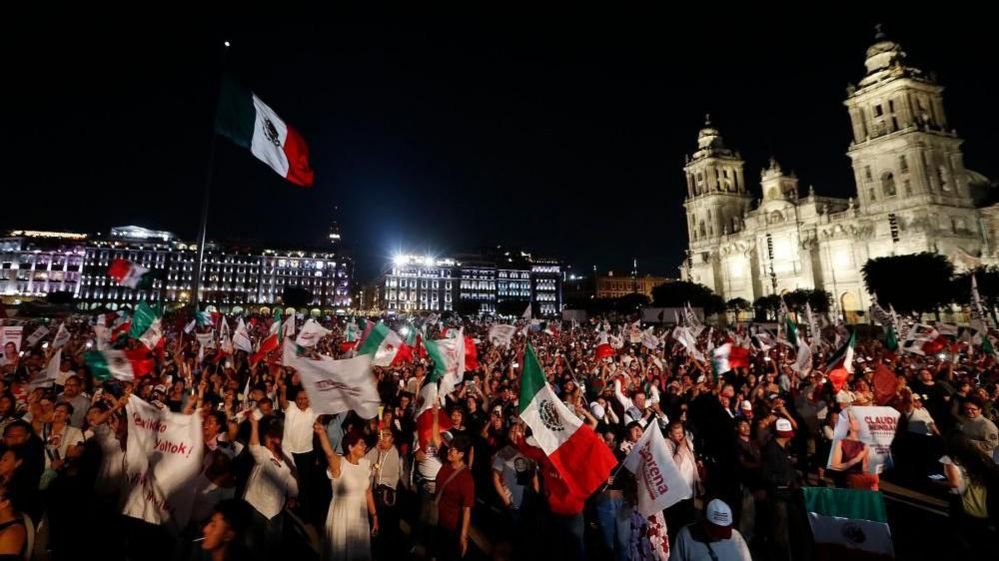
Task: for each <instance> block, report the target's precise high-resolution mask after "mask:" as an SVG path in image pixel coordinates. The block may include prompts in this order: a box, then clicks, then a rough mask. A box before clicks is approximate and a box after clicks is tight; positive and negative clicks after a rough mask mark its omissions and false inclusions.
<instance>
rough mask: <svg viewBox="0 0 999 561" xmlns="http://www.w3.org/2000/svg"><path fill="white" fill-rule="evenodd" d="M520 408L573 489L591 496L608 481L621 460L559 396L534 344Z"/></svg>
mask: <svg viewBox="0 0 999 561" xmlns="http://www.w3.org/2000/svg"><path fill="white" fill-rule="evenodd" d="M519 406H520V418H521V419H523V420H524V422H525V423H527V425H528V426H529V427H531V431H532V432H533V436H534V440H535V441H536V442H537V445H538V447H539V448H541V450H543V451H544V453H545V455H546V456H548V460H549V461H550V462H551V463H552V465H553V466H554V467H555V469H557V470H558V472H559V475H561V477H562V479H563V480H565V483H566V485H567V486H568V487H569V489H571V490H572V491H574V492H575V493H576V494H578V495H579V496H582V497H588V496H589V495H590V494H591V493H593V492H594V491H596V490H597V488H598V487H600V486H601V485H603V484H604V483H605V482H606V481H607V476H609V475H610V473H611V470H612V469H613V468H614V466H615V465H616V464H617V460H616V459H615V458H614V455H613V454H612V453H611V451H610V448H608V447H607V445H606V444H604V442H603V440H602V439H601V438H600V437H598V436H597V433H595V432H594V431H593V429H591V428H590V427H589V426H587V425H584V424H583V422H582V421H581V420H580V419H579V417H577V416H576V415H575V414H574V413H573V412H571V411H569V409H568V408H567V407H566V406H565V404H564V403H562V400H561V399H560V398H559V397H558V396H557V395H555V392H554V391H553V390H552V387H551V386H550V385H549V384H548V382H547V380H546V379H545V373H544V370H542V369H541V363H540V362H538V357H537V355H536V354H534V348H533V347H531V345H530V344H528V345H527V349H526V350H525V351H524V374H523V376H522V377H521V379H520V401H519Z"/></svg>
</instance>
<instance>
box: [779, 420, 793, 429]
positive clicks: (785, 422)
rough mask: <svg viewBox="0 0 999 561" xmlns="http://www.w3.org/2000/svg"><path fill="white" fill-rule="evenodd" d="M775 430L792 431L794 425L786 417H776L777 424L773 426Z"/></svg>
mask: <svg viewBox="0 0 999 561" xmlns="http://www.w3.org/2000/svg"><path fill="white" fill-rule="evenodd" d="M775 428H776V429H777V432H793V431H794V427H793V426H792V425H791V421H788V420H787V419H777V425H776V427H775Z"/></svg>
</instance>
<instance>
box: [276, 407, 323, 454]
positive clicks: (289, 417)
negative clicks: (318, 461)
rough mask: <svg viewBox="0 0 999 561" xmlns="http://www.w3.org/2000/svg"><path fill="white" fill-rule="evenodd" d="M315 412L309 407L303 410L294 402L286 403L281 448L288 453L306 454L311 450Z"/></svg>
mask: <svg viewBox="0 0 999 561" xmlns="http://www.w3.org/2000/svg"><path fill="white" fill-rule="evenodd" d="M316 416H317V415H316V413H315V412H314V411H313V410H312V408H311V407H307V408H306V409H305V411H302V410H301V409H299V408H298V405H295V402H290V403H288V408H287V409H285V410H284V437H283V438H282V440H281V448H283V449H284V451H285V452H287V453H289V454H306V453H308V452H311V451H312V436H313V434H315V433H314V432H313V431H312V426H313V425H314V424H316Z"/></svg>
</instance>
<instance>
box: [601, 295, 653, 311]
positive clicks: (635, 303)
mask: <svg viewBox="0 0 999 561" xmlns="http://www.w3.org/2000/svg"><path fill="white" fill-rule="evenodd" d="M610 304H611V308H612V309H613V310H614V311H615V312H617V313H619V314H633V313H635V312H636V311H638V310H641V309H642V308H644V307H646V306H648V305H649V297H648V296H646V295H644V294H628V295H627V296H621V297H620V298H614V299H613V300H611V302H610Z"/></svg>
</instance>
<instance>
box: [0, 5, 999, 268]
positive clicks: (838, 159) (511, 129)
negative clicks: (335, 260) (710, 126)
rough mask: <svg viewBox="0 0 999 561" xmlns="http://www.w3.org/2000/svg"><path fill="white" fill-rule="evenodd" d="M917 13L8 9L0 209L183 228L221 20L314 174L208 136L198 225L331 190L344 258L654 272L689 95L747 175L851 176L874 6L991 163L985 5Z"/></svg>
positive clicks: (321, 211) (257, 237) (278, 225)
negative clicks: (519, 252) (205, 195)
mask: <svg viewBox="0 0 999 561" xmlns="http://www.w3.org/2000/svg"><path fill="white" fill-rule="evenodd" d="M914 12H923V10H921V9H914ZM925 12H926V13H923V14H922V15H919V14H917V15H919V17H915V18H913V19H909V20H900V19H897V18H891V17H878V16H877V15H876V14H874V13H870V14H867V13H865V14H863V15H858V14H856V13H854V14H842V13H841V14H824V15H816V16H800V17H798V18H791V17H784V16H780V15H768V14H766V13H765V12H761V11H755V12H746V13H743V14H736V16H735V17H733V18H731V19H730V20H726V19H723V17H722V16H724V15H726V13H725V12H724V11H723V10H716V11H712V12H706V13H701V14H685V15H682V16H680V15H675V14H668V13H661V14H653V13H648V14H645V13H638V12H623V13H619V14H609V15H608V14H602V15H600V17H593V18H590V19H586V18H579V19H577V18H569V17H567V16H566V15H565V14H551V15H546V16H542V15H540V14H535V13H530V14H520V15H517V14H506V15H505V16H506V17H503V18H500V17H499V16H498V15H495V14H493V15H491V16H490V17H485V16H481V15H475V16H473V15H471V14H463V15H462V16H463V17H459V15H458V14H450V15H449V17H446V18H445V17H431V16H430V15H427V14H412V15H409V16H406V17H403V16H401V15H393V16H392V17H388V16H387V15H385V14H382V15H380V16H378V17H374V16H367V17H357V16H355V15H353V14H347V13H333V14H317V13H312V12H309V13H291V12H288V11H284V12H281V13H280V14H279V15H277V16H271V15H269V14H263V13H254V14H252V15H245V16H240V17H236V18H235V19H232V18H226V19H217V20H216V19H214V18H197V17H193V16H192V17H189V18H179V19H176V20H174V21H171V20H170V18H160V17H155V16H152V15H149V16H145V17H142V18H138V21H141V22H144V23H132V24H113V23H111V22H110V20H106V19H98V18H96V17H93V18H92V20H88V19H86V18H83V19H71V18H67V20H68V21H67V23H55V22H52V21H48V20H45V19H37V18H36V19H31V20H25V21H24V22H22V25H17V26H11V28H9V29H7V30H5V35H4V36H3V37H2V38H0V47H2V48H3V49H4V52H5V54H6V55H7V56H6V57H5V59H6V60H5V70H6V72H5V80H4V83H5V85H4V87H3V91H4V94H3V95H4V98H5V99H6V100H7V103H6V109H7V111H6V114H5V116H4V121H5V122H4V126H3V127H2V130H4V131H5V133H4V134H3V135H0V158H2V159H3V161H4V166H3V169H4V175H3V178H2V179H0V185H2V191H3V194H4V197H3V202H2V203H0V204H2V208H3V221H2V223H0V228H4V229H8V228H16V227H28V228H42V229H61V230H71V231H106V230H107V228H109V227H110V226H114V225H123V224H137V225H142V226H146V227H150V228H157V229H166V230H171V231H174V232H176V233H178V234H180V235H181V236H183V237H186V238H189V239H193V237H194V234H195V231H196V228H197V223H198V218H199V207H200V197H201V192H202V189H203V187H204V184H205V175H206V171H205V170H206V159H207V155H208V147H209V142H210V138H211V113H212V107H213V103H214V101H213V99H212V94H211V92H212V83H213V80H214V76H215V75H216V74H215V73H216V68H217V63H218V60H219V56H218V51H219V49H218V48H217V46H218V44H219V43H220V42H221V40H222V38H223V36H224V37H225V38H229V39H230V40H231V41H232V43H233V48H232V49H231V50H230V56H229V66H230V68H231V69H233V70H234V71H236V72H237V73H238V74H239V75H240V76H241V77H242V78H243V80H244V81H245V82H246V84H247V85H248V86H249V87H251V88H252V89H253V90H254V91H255V92H256V93H257V94H258V95H259V96H260V97H261V98H262V99H263V100H264V101H266V102H267V103H268V104H269V105H270V106H271V107H273V108H274V109H275V110H276V111H277V112H278V114H279V115H281V116H282V117H283V118H284V119H285V120H286V121H288V122H289V123H290V124H291V125H293V126H294V127H296V128H297V129H298V130H299V131H300V132H301V133H302V134H303V135H304V137H305V139H306V141H307V142H308V143H309V146H310V150H311V159H312V163H313V167H314V169H315V170H316V178H317V181H316V185H315V187H314V188H312V189H311V190H303V189H300V188H297V187H295V186H293V185H291V184H289V183H286V182H284V180H283V179H281V178H280V177H278V176H277V175H276V174H275V173H274V172H272V171H271V170H270V169H268V168H267V167H265V166H264V164H262V163H261V162H258V161H257V160H256V159H255V158H253V157H252V155H251V154H250V153H249V152H247V151H244V150H242V149H239V148H237V147H235V146H233V145H231V144H229V143H228V141H226V140H224V139H221V138H220V139H219V141H218V145H217V146H218V149H217V156H216V178H215V183H214V190H213V205H212V214H211V221H210V225H209V237H210V238H216V239H226V240H234V241H254V242H258V243H261V244H266V245H271V246H282V247H298V246H302V245H309V246H321V245H322V244H323V242H324V240H325V236H326V234H327V231H328V225H329V222H330V220H331V219H332V217H333V209H334V206H335V205H337V206H339V207H340V214H339V217H338V218H339V221H340V223H341V224H342V228H343V234H344V240H345V243H346V244H347V246H348V247H349V249H350V252H351V253H352V255H353V256H354V258H355V259H356V261H357V279H358V280H359V281H365V280H368V279H369V278H371V277H373V276H374V275H376V274H378V273H379V272H380V271H381V269H382V267H384V266H385V264H386V262H387V260H388V259H389V258H390V256H391V255H392V254H393V253H395V252H397V251H412V252H420V253H424V252H431V253H437V254H446V253H448V252H457V251H464V250H474V249H477V248H481V247H485V246H490V245H496V244H503V245H504V246H510V247H522V248H525V249H529V250H532V251H534V252H536V253H541V254H547V255H553V256H560V257H562V258H563V259H564V261H565V262H566V263H567V264H571V265H573V266H574V267H575V268H577V269H582V270H587V271H588V270H590V269H591V268H592V266H593V265H594V264H596V265H598V266H599V267H600V268H601V269H606V268H616V269H618V270H624V269H626V268H630V263H631V260H632V259H633V258H638V259H639V265H640V269H641V270H642V271H643V272H652V273H665V274H668V275H670V276H676V275H677V266H678V265H679V263H680V261H681V259H682V255H683V249H684V248H685V247H686V245H687V236H686V227H685V218H684V214H683V210H682V206H681V205H682V201H683V197H684V195H685V192H686V187H685V185H684V180H683V174H682V166H683V161H684V154H688V153H691V152H692V151H693V149H694V146H695V141H696V136H697V131H698V129H699V128H700V126H701V124H702V123H703V118H704V114H705V113H706V112H710V113H711V114H712V117H713V120H714V122H715V123H716V125H717V126H718V127H719V128H720V129H721V131H722V133H723V135H724V136H725V138H726V141H727V143H728V144H729V145H730V146H733V147H735V148H738V149H739V150H741V152H742V154H743V156H744V157H745V159H746V162H747V164H746V178H747V180H749V181H750V185H751V188H752V189H753V191H754V192H755V193H757V194H758V193H759V183H758V181H759V170H760V168H761V167H762V166H763V165H764V163H765V162H766V160H767V159H768V158H769V157H770V156H771V155H773V156H776V157H777V159H778V161H779V162H780V163H781V164H782V165H783V167H784V168H785V169H789V168H790V169H794V170H795V171H796V172H797V174H798V176H799V177H800V179H801V185H802V191H803V193H804V192H807V187H808V185H809V184H814V185H815V188H816V190H817V191H818V192H819V193H820V194H827V195H836V196H843V197H846V196H849V195H851V194H852V193H853V192H854V185H853V181H852V174H851V171H850V167H849V160H848V158H847V157H846V155H845V152H846V149H847V145H848V142H849V134H850V129H849V120H848V117H847V113H846V109H845V107H844V106H843V104H842V102H843V99H844V98H845V95H846V94H845V88H846V85H847V83H849V82H853V83H856V82H857V81H858V80H859V79H860V78H861V77H862V75H863V71H864V68H863V59H864V52H865V50H866V49H867V47H868V46H869V45H870V44H871V43H872V42H873V25H874V24H875V23H877V22H879V21H880V22H883V23H884V24H885V28H886V30H887V32H888V33H889V36H890V37H891V38H893V39H895V40H898V41H900V42H901V43H902V45H903V47H904V48H905V50H906V51H907V52H908V53H909V55H910V57H909V60H910V62H914V63H915V64H916V65H917V66H920V67H922V68H923V69H925V70H932V71H935V72H936V73H937V75H938V77H939V79H940V81H941V82H942V83H943V84H944V85H945V86H946V87H947V91H946V93H945V106H946V110H947V112H948V117H949V120H950V123H951V124H952V126H954V127H955V128H957V130H958V133H959V134H960V135H961V136H963V138H964V139H965V141H966V144H965V159H966V164H967V166H968V167H969V168H970V169H973V170H976V171H980V172H982V173H984V174H985V175H987V176H989V177H992V178H997V177H999V162H997V159H996V158H995V153H996V148H997V147H999V105H997V104H995V102H994V99H995V96H996V82H997V78H996V74H997V72H996V71H997V69H999V68H997V67H999V65H997V59H996V52H997V51H996V49H995V45H994V42H993V40H992V39H991V37H992V35H993V33H994V23H993V21H992V19H991V18H988V17H984V16H979V17H975V16H974V15H972V14H967V13H965V12H964V11H962V13H961V15H960V17H957V16H955V17H954V18H953V19H948V18H947V17H943V18H941V17H938V16H937V15H936V14H935V12H936V10H932V12H934V15H933V16H932V17H930V16H929V15H928V14H929V13H930V10H927V11H925ZM464 16H467V17H464ZM515 16H516V17H515ZM750 16H752V17H750ZM202 19H203V20H204V21H201V20H202ZM820 21H821V24H820V23H819V22H820ZM192 22H200V23H192ZM820 26H821V29H820Z"/></svg>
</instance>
